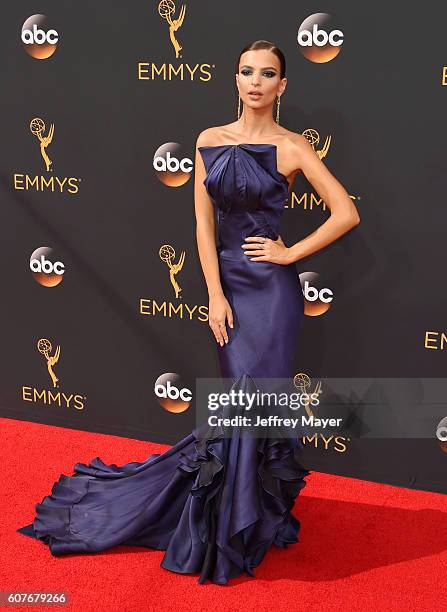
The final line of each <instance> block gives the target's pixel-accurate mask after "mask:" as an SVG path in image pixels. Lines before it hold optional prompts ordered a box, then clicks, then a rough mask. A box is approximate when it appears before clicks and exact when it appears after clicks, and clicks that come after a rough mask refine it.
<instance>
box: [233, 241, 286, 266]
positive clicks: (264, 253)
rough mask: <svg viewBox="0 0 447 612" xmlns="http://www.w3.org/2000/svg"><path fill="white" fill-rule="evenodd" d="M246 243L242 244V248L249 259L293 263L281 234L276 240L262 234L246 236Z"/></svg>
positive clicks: (282, 263) (283, 263) (284, 263)
mask: <svg viewBox="0 0 447 612" xmlns="http://www.w3.org/2000/svg"><path fill="white" fill-rule="evenodd" d="M245 240H246V241H247V243H248V244H243V245H242V248H243V249H244V252H245V254H246V255H247V256H250V260H251V261H271V262H272V263H276V264H281V265H283V266H286V265H288V264H290V263H293V260H292V256H291V254H290V249H289V247H286V245H285V244H284V242H283V241H282V238H281V236H278V240H272V239H271V238H264V237H263V236H247V237H246V238H245Z"/></svg>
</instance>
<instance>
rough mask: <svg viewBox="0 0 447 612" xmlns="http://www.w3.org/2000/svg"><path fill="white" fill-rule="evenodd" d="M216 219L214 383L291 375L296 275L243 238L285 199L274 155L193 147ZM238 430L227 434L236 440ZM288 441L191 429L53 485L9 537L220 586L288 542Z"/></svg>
mask: <svg viewBox="0 0 447 612" xmlns="http://www.w3.org/2000/svg"><path fill="white" fill-rule="evenodd" d="M199 151H200V153H201V155H202V158H203V160H204V164H205V168H206V171H207V174H206V178H205V180H204V184H205V187H206V189H207V192H208V194H209V196H210V198H211V200H212V202H213V205H214V207H215V212H216V216H217V224H218V237H219V240H218V247H217V248H218V258H219V268H220V274H221V282H222V287H223V290H224V294H225V296H226V298H227V299H228V301H229V303H230V305H231V307H232V310H233V316H234V328H233V329H231V328H230V327H228V326H227V330H228V336H229V342H228V344H224V346H222V347H221V346H220V345H218V344H217V350H218V356H219V365H220V370H221V376H222V377H223V378H225V379H229V380H231V383H232V388H235V389H242V390H249V389H253V380H254V379H259V378H263V377H265V378H287V377H291V376H292V375H293V372H292V367H293V358H294V354H295V350H296V348H297V343H298V337H299V330H300V327H301V324H302V322H303V318H304V301H303V294H302V290H301V285H300V282H299V278H298V274H297V270H296V268H295V264H290V265H280V264H275V263H271V262H260V261H251V260H250V258H249V256H247V255H245V253H244V251H243V249H242V248H241V244H243V243H244V238H245V237H246V236H267V237H269V238H273V239H277V237H278V229H279V223H280V220H281V216H282V213H283V209H284V203H285V201H286V199H287V197H288V192H289V188H288V182H287V179H286V177H285V176H284V175H283V174H281V173H280V172H278V169H277V156H276V151H277V149H276V145H273V144H237V145H236V144H234V145H233V144H230V145H219V146H206V147H199ZM236 429H237V428H236ZM299 435H300V433H299V432H297V437H271V436H268V435H265V436H262V435H260V436H258V437H254V436H243V435H241V434H240V432H238V431H235V432H234V434H233V435H232V436H228V435H224V432H223V430H222V429H221V428H219V427H210V426H208V425H205V424H203V425H201V426H198V427H197V428H196V429H195V430H193V432H192V433H190V434H189V435H188V436H186V437H185V438H184V439H183V440H180V441H179V442H178V443H177V444H176V445H175V446H173V447H172V448H170V449H169V450H168V451H166V452H164V453H163V454H156V455H150V456H149V457H148V458H147V459H146V460H145V461H143V462H131V463H127V464H124V465H122V466H117V465H115V464H110V465H108V464H105V463H104V462H103V461H102V460H101V459H100V458H99V457H96V458H95V459H92V460H91V462H90V463H89V464H88V465H86V464H83V463H77V464H75V466H74V473H73V474H72V475H71V476H66V475H64V474H62V475H60V477H59V480H58V482H55V483H54V485H53V488H52V492H51V494H50V495H47V496H46V497H44V498H43V500H42V501H41V502H40V503H38V504H36V506H35V509H36V516H35V518H34V521H33V523H32V524H30V525H27V526H25V527H22V528H20V529H18V530H17V531H19V533H22V534H25V535H28V536H31V537H33V538H36V539H38V540H41V541H42V542H44V543H45V544H47V545H48V547H49V549H50V551H51V554H52V555H54V556H58V555H64V554H70V553H92V552H97V551H102V550H106V549H108V548H110V547H112V546H117V545H131V546H142V547H147V548H153V549H159V550H165V551H166V552H165V554H164V557H163V560H162V563H161V565H162V567H163V568H165V569H167V570H171V571H173V572H179V573H199V574H200V577H199V582H200V583H204V582H205V581H206V580H210V581H212V582H214V583H216V584H226V583H228V581H229V580H230V579H231V578H234V577H236V576H239V575H240V574H242V573H243V572H246V573H247V574H249V575H251V576H253V575H254V572H253V569H254V568H255V567H256V566H258V565H259V564H260V563H261V561H262V559H263V558H264V556H265V554H266V553H267V551H268V549H269V548H270V546H271V545H272V544H274V545H276V546H279V547H282V548H286V547H287V545H288V544H290V543H294V542H297V541H298V534H299V530H300V522H299V521H298V519H297V518H296V517H295V516H294V515H293V514H292V513H291V510H292V508H293V506H294V503H295V499H296V497H297V496H298V494H299V492H300V491H301V489H302V488H303V487H304V486H305V484H306V481H305V480H304V477H305V476H307V475H309V474H310V472H309V471H308V470H307V469H305V468H304V467H303V466H302V465H301V463H300V461H299V454H300V452H301V450H302V448H303V443H302V442H301V440H300V439H299Z"/></svg>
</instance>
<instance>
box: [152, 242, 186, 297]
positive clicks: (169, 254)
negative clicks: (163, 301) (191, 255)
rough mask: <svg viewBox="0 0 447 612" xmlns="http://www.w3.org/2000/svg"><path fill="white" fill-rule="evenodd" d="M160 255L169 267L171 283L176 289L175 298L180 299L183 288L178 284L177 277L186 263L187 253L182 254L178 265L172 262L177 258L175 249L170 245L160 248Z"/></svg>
mask: <svg viewBox="0 0 447 612" xmlns="http://www.w3.org/2000/svg"><path fill="white" fill-rule="evenodd" d="M158 254H159V255H160V259H161V260H162V261H164V262H165V263H166V264H167V265H168V267H169V280H170V281H171V285H172V286H173V287H174V291H175V297H176V298H178V296H179V293H180V291H181V290H182V288H181V287H180V285H179V284H178V282H177V280H176V278H175V275H176V274H177V272H180V270H181V269H182V268H183V264H184V263H185V251H182V252H181V254H180V257H179V260H178V262H177V263H176V264H173V263H172V260H173V259H174V257H175V249H174V247H172V246H171V245H170V244H164V245H163V246H162V247H160V250H159V251H158Z"/></svg>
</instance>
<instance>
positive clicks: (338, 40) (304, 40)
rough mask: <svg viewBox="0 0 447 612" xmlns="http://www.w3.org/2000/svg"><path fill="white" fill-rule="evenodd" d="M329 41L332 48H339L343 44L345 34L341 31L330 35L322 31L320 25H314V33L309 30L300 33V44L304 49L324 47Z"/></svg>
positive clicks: (335, 31)
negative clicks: (313, 46)
mask: <svg viewBox="0 0 447 612" xmlns="http://www.w3.org/2000/svg"><path fill="white" fill-rule="evenodd" d="M328 41H329V44H330V45H331V46H332V47H339V46H340V45H341V44H343V32H342V31H341V30H332V32H329V34H328V33H327V32H326V31H325V30H320V29H319V28H318V24H317V23H314V25H313V28H312V32H309V30H301V32H299V33H298V42H299V44H300V45H302V46H303V47H311V46H312V45H315V46H316V47H324V45H326V44H327V43H328Z"/></svg>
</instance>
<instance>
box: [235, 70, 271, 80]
mask: <svg viewBox="0 0 447 612" xmlns="http://www.w3.org/2000/svg"><path fill="white" fill-rule="evenodd" d="M251 73H252V71H251V70H250V69H249V68H243V69H242V70H241V74H243V75H244V76H248V75H249V74H251ZM263 74H264V75H265V76H266V77H268V78H269V79H271V78H272V77H274V76H275V75H276V72H273V71H272V70H266V71H265V72H264V73H263Z"/></svg>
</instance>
